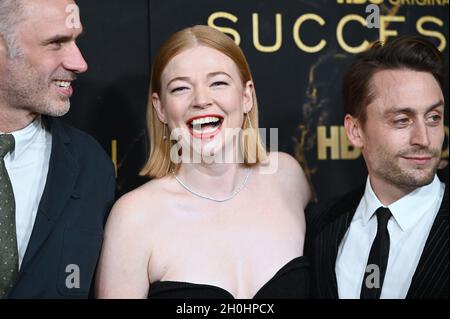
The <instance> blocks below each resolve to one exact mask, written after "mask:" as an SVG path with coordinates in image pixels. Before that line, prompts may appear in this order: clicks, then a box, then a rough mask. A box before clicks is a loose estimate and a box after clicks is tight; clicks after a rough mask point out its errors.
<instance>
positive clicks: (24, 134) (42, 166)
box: [4, 116, 52, 267]
mask: <svg viewBox="0 0 450 319" xmlns="http://www.w3.org/2000/svg"><path fill="white" fill-rule="evenodd" d="M10 134H12V135H13V136H14V139H15V148H14V151H13V152H10V153H8V154H7V155H6V156H5V158H4V161H5V167H6V170H7V171H8V175H9V179H10V180H11V184H12V187H13V191H14V198H15V202H16V233H17V246H18V250H19V267H20V265H21V264H22V260H23V257H24V255H25V251H26V249H27V246H28V242H29V240H30V236H31V232H32V230H33V226H34V221H35V219H36V214H37V211H38V207H39V203H40V201H41V197H42V193H43V192H44V187H45V183H46V181H47V173H48V167H49V162H50V154H51V148H52V135H51V134H50V132H48V131H47V130H45V128H44V127H43V126H42V120H41V117H40V116H39V117H38V118H36V120H34V121H33V122H32V123H31V124H29V125H28V126H27V127H25V128H24V129H21V130H19V131H16V132H12V133H10Z"/></svg>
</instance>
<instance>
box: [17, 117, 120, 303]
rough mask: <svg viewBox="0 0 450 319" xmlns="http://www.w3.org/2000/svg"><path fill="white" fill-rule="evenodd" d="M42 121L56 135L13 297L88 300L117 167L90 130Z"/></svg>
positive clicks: (111, 200)
mask: <svg viewBox="0 0 450 319" xmlns="http://www.w3.org/2000/svg"><path fill="white" fill-rule="evenodd" d="M43 123H44V124H45V125H46V126H47V129H48V130H49V131H50V132H51V134H52V151H51V156H50V165H49V171H48V175H47V181H46V185H45V188H44V193H43V195H42V198H41V201H40V204H39V208H38V212H37V215H36V220H35V223H34V227H33V231H32V233H31V238H30V241H29V243H28V246H27V250H26V253H25V256H24V259H23V261H22V265H21V268H20V271H19V274H18V276H17V279H16V283H15V286H14V287H13V288H12V290H11V291H10V292H9V296H8V297H9V298H86V297H88V294H89V291H90V287H91V283H92V279H93V276H94V272H95V268H96V265H97V260H98V256H99V252H100V248H101V243H102V238H103V226H104V221H105V219H106V215H107V213H108V212H109V210H110V208H111V205H112V203H113V201H114V189H115V186H114V185H115V174H114V168H113V165H112V162H111V160H110V159H109V158H108V156H107V155H106V153H105V152H104V151H103V149H102V148H101V147H100V146H99V144H98V143H97V142H96V141H95V140H94V139H93V138H91V137H90V136H88V135H87V134H85V133H82V132H81V131H78V130H76V129H74V128H71V127H69V126H68V125H66V124H64V123H63V122H62V121H61V120H57V119H52V118H43ZM78 270H79V272H78ZM78 279H79V281H78Z"/></svg>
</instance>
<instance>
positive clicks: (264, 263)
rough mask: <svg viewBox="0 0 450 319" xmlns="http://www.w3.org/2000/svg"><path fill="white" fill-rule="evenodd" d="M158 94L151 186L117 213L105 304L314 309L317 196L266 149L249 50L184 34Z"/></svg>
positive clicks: (160, 71)
mask: <svg viewBox="0 0 450 319" xmlns="http://www.w3.org/2000/svg"><path fill="white" fill-rule="evenodd" d="M150 91H151V92H150V98H149V103H148V130H149V135H150V140H151V152H150V157H149V160H148V162H147V164H146V166H145V167H144V169H143V170H142V174H143V175H147V176H150V177H152V178H153V179H152V180H151V181H150V182H148V183H147V184H145V185H143V186H141V187H140V188H138V189H136V190H134V191H132V192H130V193H128V194H126V195H125V196H123V197H122V198H121V199H120V200H119V201H118V202H117V203H116V204H115V206H114V207H113V210H112V212H111V214H110V217H109V219H108V222H107V227H106V232H105V240H104V244H103V250H102V254H101V259H100V263H99V268H98V274H97V283H96V292H97V296H98V297H100V298H147V297H150V298H245V299H249V298H306V297H308V282H309V278H308V264H307V262H306V260H305V259H304V257H302V255H303V242H304V236H305V220H304V208H305V206H306V205H307V203H308V202H309V199H310V189H309V186H308V183H307V181H306V178H305V175H304V173H303V171H302V169H301V167H300V166H299V164H298V162H297V161H296V160H295V159H293V158H292V157H291V156H289V155H287V154H284V153H276V152H272V153H270V154H268V153H266V151H265V150H264V147H263V146H262V144H261V142H260V138H259V134H258V130H257V129H258V109H257V103H256V95H255V89H254V84H253V80H252V76H251V73H250V69H249V66H248V64H247V61H246V59H245V57H244V55H243V53H242V51H241V49H240V48H239V47H238V46H237V45H236V44H235V43H234V42H233V41H232V40H231V39H230V38H229V37H228V36H226V35H224V34H223V33H221V32H219V31H217V30H215V29H213V28H210V27H206V26H195V27H191V28H187V29H184V30H181V31H179V32H177V33H175V34H174V35H172V36H171V37H170V38H169V39H168V40H167V41H166V42H165V43H164V45H163V46H162V47H161V49H160V51H159V53H158V55H157V56H156V58H155V61H154V65H153V69H152V77H151V86H150ZM239 131H243V132H239ZM236 132H238V133H239V134H238V135H236V134H235V133H236ZM236 136H238V137H239V138H235V137H236ZM236 141H238V142H237V143H236Z"/></svg>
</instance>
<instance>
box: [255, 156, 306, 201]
mask: <svg viewBox="0 0 450 319" xmlns="http://www.w3.org/2000/svg"><path fill="white" fill-rule="evenodd" d="M259 169H260V170H261V175H262V176H264V175H266V176H267V178H268V179H270V180H271V183H272V184H273V185H278V187H280V188H282V189H281V191H282V192H283V193H286V194H290V195H296V197H301V198H302V202H303V204H307V203H308V202H309V200H310V197H311V190H310V185H309V182H308V180H307V178H306V175H305V173H304V171H303V168H302V167H301V165H300V163H299V162H298V161H297V160H296V159H295V158H294V157H293V156H291V155H290V154H288V153H284V152H271V153H270V154H269V158H268V161H267V162H266V163H261V164H260V167H259Z"/></svg>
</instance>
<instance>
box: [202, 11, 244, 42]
mask: <svg viewBox="0 0 450 319" xmlns="http://www.w3.org/2000/svg"><path fill="white" fill-rule="evenodd" d="M220 18H223V19H228V20H230V21H231V22H234V23H236V22H237V21H238V18H237V17H236V16H235V15H233V14H231V13H228V12H222V11H219V12H214V13H212V14H211V15H210V16H209V18H208V26H210V27H213V28H216V29H217V30H219V31H222V32H223V33H225V34H229V35H231V36H232V37H233V39H234V42H235V43H236V44H237V45H239V44H241V36H240V35H239V33H238V32H237V31H236V30H234V29H232V28H226V27H219V26H217V25H216V24H215V23H214V22H215V20H216V19H220Z"/></svg>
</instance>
